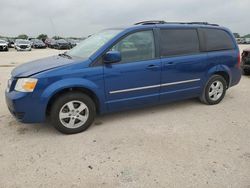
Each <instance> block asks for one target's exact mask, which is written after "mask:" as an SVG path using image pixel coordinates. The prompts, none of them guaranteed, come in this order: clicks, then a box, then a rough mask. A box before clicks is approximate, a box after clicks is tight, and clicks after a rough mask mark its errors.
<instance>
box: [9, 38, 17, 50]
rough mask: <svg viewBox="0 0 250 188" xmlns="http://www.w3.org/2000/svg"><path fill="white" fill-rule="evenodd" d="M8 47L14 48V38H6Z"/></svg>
mask: <svg viewBox="0 0 250 188" xmlns="http://www.w3.org/2000/svg"><path fill="white" fill-rule="evenodd" d="M8 47H9V48H14V47H15V40H14V39H10V38H9V39H8Z"/></svg>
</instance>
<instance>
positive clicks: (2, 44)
mask: <svg viewBox="0 0 250 188" xmlns="http://www.w3.org/2000/svg"><path fill="white" fill-rule="evenodd" d="M0 51H9V48H8V42H6V41H5V40H0Z"/></svg>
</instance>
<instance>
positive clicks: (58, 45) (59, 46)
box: [55, 39, 71, 50]
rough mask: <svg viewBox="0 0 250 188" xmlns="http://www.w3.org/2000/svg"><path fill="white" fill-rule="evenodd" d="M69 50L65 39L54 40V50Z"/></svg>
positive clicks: (69, 46)
mask: <svg viewBox="0 0 250 188" xmlns="http://www.w3.org/2000/svg"><path fill="white" fill-rule="evenodd" d="M70 48H71V45H70V43H68V42H67V41H66V40H65V39H59V40H56V44H55V49H58V50H68V49H70Z"/></svg>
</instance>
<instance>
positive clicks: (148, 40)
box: [112, 30, 155, 63]
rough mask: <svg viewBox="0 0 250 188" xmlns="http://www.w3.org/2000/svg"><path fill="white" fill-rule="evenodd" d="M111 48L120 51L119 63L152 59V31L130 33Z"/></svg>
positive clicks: (153, 47) (153, 56)
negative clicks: (120, 58) (120, 59)
mask: <svg viewBox="0 0 250 188" xmlns="http://www.w3.org/2000/svg"><path fill="white" fill-rule="evenodd" d="M112 50H115V51H119V52H120V53H121V56H122V61H121V63H128V62H133V61H144V60H150V59H153V58H155V45H154V35H153V31H151V30H150V31H140V32H136V33H133V34H130V35H128V36H127V37H125V38H124V39H122V40H121V41H119V42H118V43H117V44H116V45H115V46H113V48H112Z"/></svg>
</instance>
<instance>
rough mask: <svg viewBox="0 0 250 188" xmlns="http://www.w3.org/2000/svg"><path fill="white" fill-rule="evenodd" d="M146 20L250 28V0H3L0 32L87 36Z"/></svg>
mask: <svg viewBox="0 0 250 188" xmlns="http://www.w3.org/2000/svg"><path fill="white" fill-rule="evenodd" d="M143 20H165V21H181V22H191V21H202V22H210V23H217V24H219V25H222V26H225V27H228V28H229V29H231V31H232V32H237V33H240V34H241V35H245V34H248V33H250V0H206V1H204V0H203V1H202V0H40V1H39V0H0V35H3V36H17V35H19V34H23V33H24V34H27V35H29V36H31V37H36V36H38V35H39V34H41V33H45V34H48V35H49V36H50V37H52V36H55V35H57V36H63V37H73V36H75V37H86V36H88V35H90V34H93V33H96V32H98V31H100V30H102V29H105V28H110V27H120V26H129V25H132V24H134V23H136V22H139V21H143Z"/></svg>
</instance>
